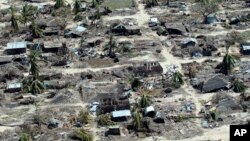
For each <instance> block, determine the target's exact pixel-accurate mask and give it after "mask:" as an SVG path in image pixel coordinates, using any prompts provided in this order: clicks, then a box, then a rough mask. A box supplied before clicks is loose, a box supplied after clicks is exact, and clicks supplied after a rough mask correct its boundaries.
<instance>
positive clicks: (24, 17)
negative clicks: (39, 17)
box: [20, 3, 37, 27]
mask: <svg viewBox="0 0 250 141" xmlns="http://www.w3.org/2000/svg"><path fill="white" fill-rule="evenodd" d="M36 13H37V8H36V7H34V6H32V5H28V4H27V3H25V5H24V6H23V8H22V10H21V18H20V22H21V23H23V24H24V26H25V27H27V23H28V22H29V21H31V20H32V19H35V16H34V15H35V14H36Z"/></svg>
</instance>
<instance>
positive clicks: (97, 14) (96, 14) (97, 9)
mask: <svg viewBox="0 0 250 141" xmlns="http://www.w3.org/2000/svg"><path fill="white" fill-rule="evenodd" d="M101 16H102V14H101V13H100V9H99V8H98V7H97V8H96V13H95V18H96V19H101Z"/></svg>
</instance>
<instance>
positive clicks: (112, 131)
mask: <svg viewBox="0 0 250 141" xmlns="http://www.w3.org/2000/svg"><path fill="white" fill-rule="evenodd" d="M107 134H108V135H121V129H120V126H119V125H115V126H110V127H109V128H108V131H107Z"/></svg>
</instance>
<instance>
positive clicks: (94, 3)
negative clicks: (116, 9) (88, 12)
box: [92, 0, 98, 8]
mask: <svg viewBox="0 0 250 141" xmlns="http://www.w3.org/2000/svg"><path fill="white" fill-rule="evenodd" d="M97 5H98V3H97V1H96V0H92V7H94V8H95V7H97Z"/></svg>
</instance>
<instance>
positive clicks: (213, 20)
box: [205, 14, 218, 24]
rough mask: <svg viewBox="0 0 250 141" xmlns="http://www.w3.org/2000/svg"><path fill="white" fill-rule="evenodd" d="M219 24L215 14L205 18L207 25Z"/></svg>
mask: <svg viewBox="0 0 250 141" xmlns="http://www.w3.org/2000/svg"><path fill="white" fill-rule="evenodd" d="M217 22H218V19H217V17H216V16H215V14H210V15H208V16H207V17H206V18H205V23H206V24H215V23H217Z"/></svg>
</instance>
